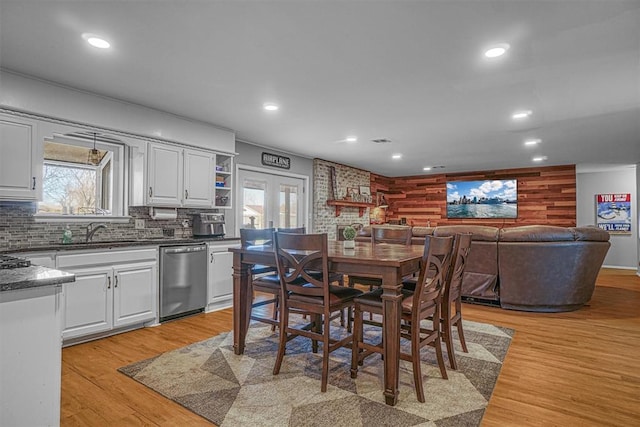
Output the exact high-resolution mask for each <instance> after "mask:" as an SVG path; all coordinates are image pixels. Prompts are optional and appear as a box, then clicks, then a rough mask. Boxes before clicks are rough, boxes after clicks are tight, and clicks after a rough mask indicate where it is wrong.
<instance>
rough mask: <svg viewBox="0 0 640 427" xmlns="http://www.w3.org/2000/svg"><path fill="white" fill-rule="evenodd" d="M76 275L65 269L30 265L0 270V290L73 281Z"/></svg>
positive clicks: (13, 289)
mask: <svg viewBox="0 0 640 427" xmlns="http://www.w3.org/2000/svg"><path fill="white" fill-rule="evenodd" d="M75 280H76V276H75V275H74V274H72V273H67V272H66V271H60V270H54V269H52V268H47V267H40V266H38V265H32V266H30V267H21V268H14V269H3V270H0V292H5V291H15V290H18V289H27V288H36V287H40V286H52V285H60V284H62V283H68V282H74V281H75Z"/></svg>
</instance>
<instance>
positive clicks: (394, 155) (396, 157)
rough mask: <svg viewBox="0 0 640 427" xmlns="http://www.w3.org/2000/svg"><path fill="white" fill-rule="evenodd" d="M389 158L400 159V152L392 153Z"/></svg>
mask: <svg viewBox="0 0 640 427" xmlns="http://www.w3.org/2000/svg"><path fill="white" fill-rule="evenodd" d="M391 158H392V159H401V158H402V154H400V153H396V154H393V155H392V156H391Z"/></svg>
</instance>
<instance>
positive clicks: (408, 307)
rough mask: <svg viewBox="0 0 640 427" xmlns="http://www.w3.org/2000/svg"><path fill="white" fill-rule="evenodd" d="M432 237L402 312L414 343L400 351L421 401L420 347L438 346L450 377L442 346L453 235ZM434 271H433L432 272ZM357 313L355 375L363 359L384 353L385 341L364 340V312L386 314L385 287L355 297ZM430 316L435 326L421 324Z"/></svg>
mask: <svg viewBox="0 0 640 427" xmlns="http://www.w3.org/2000/svg"><path fill="white" fill-rule="evenodd" d="M427 239H429V243H428V246H429V249H428V253H427V257H426V262H423V263H421V266H420V274H419V276H418V282H417V284H416V288H415V290H414V291H413V292H412V291H409V290H407V289H403V290H402V295H403V299H402V311H401V314H400V318H401V325H400V336H401V337H402V338H405V339H408V340H410V342H411V352H410V353H403V352H402V351H401V352H400V358H401V359H402V360H407V361H410V362H412V365H413V378H414V384H415V389H416V396H417V398H418V401H420V402H424V401H425V398H424V390H423V387H422V372H421V368H420V349H421V348H422V347H424V346H425V345H430V346H432V347H434V348H435V352H436V358H437V361H438V366H439V368H440V374H441V375H442V378H444V379H447V369H446V366H445V364H444V358H443V355H442V345H441V335H442V332H441V328H440V310H441V300H442V291H443V288H444V284H445V280H446V278H445V272H446V271H447V270H448V266H449V264H450V262H451V248H452V246H453V237H432V236H427ZM429 271H431V272H432V274H428V272H429ZM354 302H355V315H354V323H353V325H354V326H353V345H352V359H351V377H352V378H356V377H357V375H358V365H359V364H361V363H362V362H363V360H364V359H365V358H366V357H367V356H370V355H371V354H375V353H380V354H383V353H384V344H383V343H382V342H379V343H377V344H370V343H366V342H364V340H363V335H364V334H363V329H364V323H365V322H364V320H363V313H364V312H369V313H374V314H378V315H381V316H382V315H384V311H383V304H382V289H376V290H374V291H372V292H368V293H366V294H364V295H362V296H359V297H357V298H355V300H354ZM426 319H430V320H431V327H427V323H428V322H423V323H422V324H421V323H420V322H421V321H422V320H426ZM367 323H368V324H377V325H378V326H381V327H384V324H385V319H384V318H383V319H382V323H374V322H367Z"/></svg>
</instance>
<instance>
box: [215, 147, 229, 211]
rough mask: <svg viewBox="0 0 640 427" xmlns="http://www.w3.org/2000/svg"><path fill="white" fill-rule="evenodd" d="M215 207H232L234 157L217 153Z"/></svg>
mask: <svg viewBox="0 0 640 427" xmlns="http://www.w3.org/2000/svg"><path fill="white" fill-rule="evenodd" d="M215 163H216V166H215V168H216V170H215V182H214V184H213V185H214V202H213V207H214V208H221V209H231V194H232V172H233V157H232V156H228V155H224V154H216V162H215Z"/></svg>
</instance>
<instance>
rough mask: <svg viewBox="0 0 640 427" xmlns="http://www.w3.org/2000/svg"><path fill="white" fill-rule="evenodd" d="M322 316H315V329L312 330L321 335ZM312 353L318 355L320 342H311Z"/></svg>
mask: <svg viewBox="0 0 640 427" xmlns="http://www.w3.org/2000/svg"><path fill="white" fill-rule="evenodd" d="M322 326H323V325H322V315H320V314H314V315H313V327H312V328H311V330H313V331H314V332H316V333H319V334H321V333H322ZM311 351H312V352H313V353H317V352H318V340H311Z"/></svg>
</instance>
